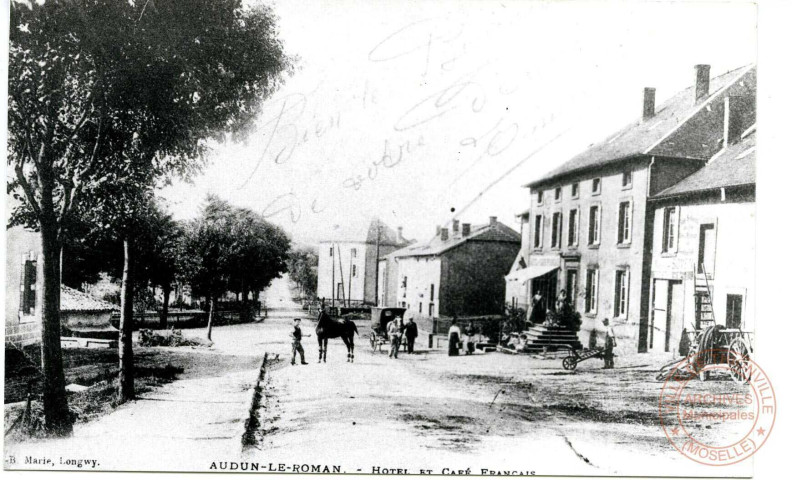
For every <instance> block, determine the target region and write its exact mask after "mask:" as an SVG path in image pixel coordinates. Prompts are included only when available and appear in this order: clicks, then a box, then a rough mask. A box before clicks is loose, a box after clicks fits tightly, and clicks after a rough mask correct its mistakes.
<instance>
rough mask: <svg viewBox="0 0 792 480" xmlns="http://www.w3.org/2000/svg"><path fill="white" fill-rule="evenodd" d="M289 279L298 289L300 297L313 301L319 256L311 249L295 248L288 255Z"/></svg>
mask: <svg viewBox="0 0 792 480" xmlns="http://www.w3.org/2000/svg"><path fill="white" fill-rule="evenodd" d="M288 266H289V278H291V279H292V281H293V282H294V283H295V284H296V285H297V287H299V289H300V295H301V296H302V297H307V298H309V299H313V298H315V297H316V287H317V280H318V279H317V268H318V266H319V256H318V255H317V254H316V251H315V250H313V249H311V248H306V247H303V248H297V249H294V250H293V251H292V252H291V254H290V255H289V260H288Z"/></svg>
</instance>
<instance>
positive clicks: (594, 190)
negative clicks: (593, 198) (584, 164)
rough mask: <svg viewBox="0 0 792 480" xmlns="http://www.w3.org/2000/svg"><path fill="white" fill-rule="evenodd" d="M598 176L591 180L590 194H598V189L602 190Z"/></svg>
mask: <svg viewBox="0 0 792 480" xmlns="http://www.w3.org/2000/svg"><path fill="white" fill-rule="evenodd" d="M601 183H602V182H601V181H600V179H599V178H595V179H594V180H592V181H591V194H592V195H599V193H600V191H601V190H602V185H601Z"/></svg>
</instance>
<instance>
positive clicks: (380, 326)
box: [369, 307, 407, 351]
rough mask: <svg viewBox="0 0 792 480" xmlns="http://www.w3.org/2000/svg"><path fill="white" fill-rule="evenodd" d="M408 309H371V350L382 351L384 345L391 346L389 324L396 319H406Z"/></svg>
mask: <svg viewBox="0 0 792 480" xmlns="http://www.w3.org/2000/svg"><path fill="white" fill-rule="evenodd" d="M406 310H407V309H406V308H397V307H384V308H383V307H374V308H372V309H371V333H370V334H369V342H370V343H371V349H372V350H374V351H382V345H385V344H389V343H390V340H389V339H388V323H390V322H391V320H393V319H394V318H396V317H401V318H402V319H404V312H405V311H406Z"/></svg>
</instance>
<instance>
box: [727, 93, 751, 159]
mask: <svg viewBox="0 0 792 480" xmlns="http://www.w3.org/2000/svg"><path fill="white" fill-rule="evenodd" d="M749 102H751V98H750V97H746V96H737V95H731V96H728V97H726V98H725V99H724V101H723V146H724V147H726V146H728V145H733V144H735V143H737V142H738V141H740V136H741V135H742V133H743V132H744V131H745V129H747V128H748V127H750V126H751V125H750V123H749V122H750V121H751V120H750V119H749V118H748V116H749V114H750V110H751V106H750V103H749Z"/></svg>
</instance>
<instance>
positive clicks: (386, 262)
mask: <svg viewBox="0 0 792 480" xmlns="http://www.w3.org/2000/svg"><path fill="white" fill-rule="evenodd" d="M379 265H380V266H379V272H378V275H379V279H378V281H379V290H378V294H379V300H378V303H377V305H379V306H380V307H396V306H399V305H401V303H400V302H399V300H398V298H397V293H398V290H399V264H398V262H397V261H396V259H395V258H394V257H390V256H389V257H385V258H381V259H380V262H379Z"/></svg>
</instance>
